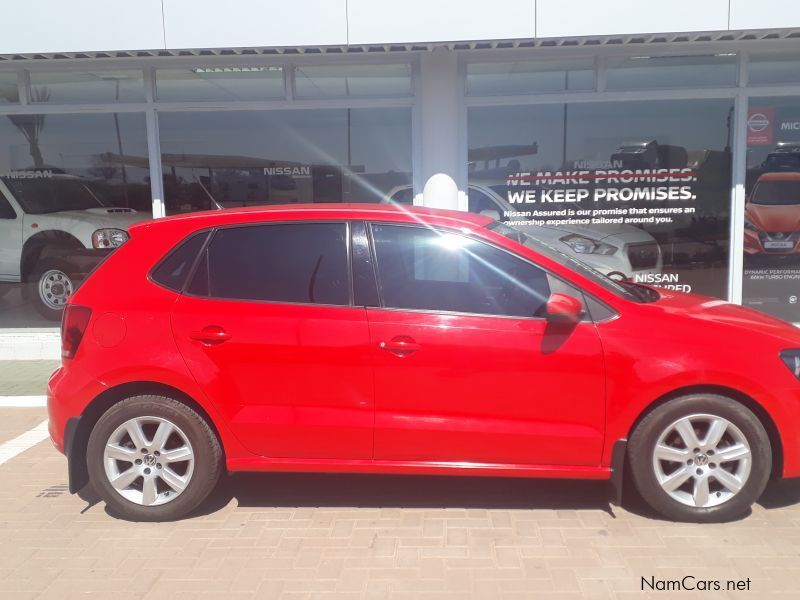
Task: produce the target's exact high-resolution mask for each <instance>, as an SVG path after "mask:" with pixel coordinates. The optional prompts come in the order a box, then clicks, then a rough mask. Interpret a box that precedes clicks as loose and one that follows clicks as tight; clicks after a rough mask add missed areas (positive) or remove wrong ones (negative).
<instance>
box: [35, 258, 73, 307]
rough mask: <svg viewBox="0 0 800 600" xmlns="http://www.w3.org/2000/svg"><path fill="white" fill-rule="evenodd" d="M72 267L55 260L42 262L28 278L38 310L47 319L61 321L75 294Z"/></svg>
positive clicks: (64, 262) (48, 259) (50, 259)
mask: <svg viewBox="0 0 800 600" xmlns="http://www.w3.org/2000/svg"><path fill="white" fill-rule="evenodd" d="M71 272H72V267H71V265H70V264H69V263H68V262H66V261H64V260H59V259H55V258H46V259H44V260H42V261H40V262H39V263H38V264H37V265H36V267H35V268H34V270H33V273H32V274H31V276H30V277H29V278H28V281H30V282H31V283H32V284H33V286H34V290H32V291H33V292H34V293H33V294H31V296H32V298H31V300H33V303H34V306H35V307H36V310H37V311H38V312H39V314H40V315H42V316H43V317H44V318H45V319H48V320H50V321H60V320H61V313H62V312H63V311H64V305H65V304H66V303H67V300H69V298H70V296H72V294H73V293H74V292H75V288H76V284H75V280H74V279H73V277H72V275H70V273H71Z"/></svg>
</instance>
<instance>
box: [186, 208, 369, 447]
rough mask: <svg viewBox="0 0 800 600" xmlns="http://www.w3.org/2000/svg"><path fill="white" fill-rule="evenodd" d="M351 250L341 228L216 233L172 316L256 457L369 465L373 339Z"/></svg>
mask: <svg viewBox="0 0 800 600" xmlns="http://www.w3.org/2000/svg"><path fill="white" fill-rule="evenodd" d="M346 239H347V224H346V223H283V224H267V225H257V226H244V227H230V228H222V229H219V230H218V231H217V232H216V233H215V234H214V235H213V238H212V239H211V242H210V243H209V246H208V250H207V251H206V253H205V254H204V256H203V257H201V263H200V265H199V266H198V269H197V271H196V273H195V276H194V278H193V279H192V281H191V283H190V285H189V288H188V290H187V293H186V294H184V295H182V296H181V297H180V299H179V300H178V301H177V302H176V304H175V306H174V310H173V314H172V323H173V332H174V335H175V339H176V342H177V344H178V347H179V348H180V351H181V353H182V354H183V356H184V358H185V359H186V362H187V365H188V366H189V369H190V370H191V372H192V374H193V375H194V377H195V379H196V380H197V381H198V383H199V384H200V386H201V387H202V388H203V389H204V390H205V391H206V393H207V394H208V396H209V397H210V400H211V401H212V402H214V403H215V404H216V405H217V406H218V407H219V408H220V409H222V410H223V412H224V413H225V415H226V417H227V419H228V420H229V423H230V425H231V427H232V429H233V431H234V433H235V434H236V435H237V437H238V438H239V439H240V441H241V442H242V443H243V444H244V445H245V446H246V447H247V448H248V449H249V450H251V451H252V452H254V453H257V454H260V455H263V456H268V457H276V458H277V457H298V458H332V459H369V458H372V432H373V384H372V367H371V365H370V364H369V360H368V356H367V355H368V351H369V333H368V326H367V319H366V311H365V309H364V308H357V307H353V306H352V305H351V301H350V296H351V293H350V281H349V274H348V258H347V243H346Z"/></svg>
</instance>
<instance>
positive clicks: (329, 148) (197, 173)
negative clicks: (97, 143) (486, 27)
mask: <svg viewBox="0 0 800 600" xmlns="http://www.w3.org/2000/svg"><path fill="white" fill-rule="evenodd" d="M159 129H160V137H161V165H162V169H163V172H164V197H165V205H166V211H167V214H175V213H182V212H189V211H194V210H213V209H216V208H230V207H234V206H252V205H258V204H294V203H298V202H380V201H381V199H382V198H383V197H384V196H385V195H386V194H387V193H388V192H389V191H390V190H391V189H392V188H394V187H396V186H401V185H408V184H410V183H411V111H410V110H409V109H405V108H354V109H349V108H348V109H319V110H275V111H222V112H217V111H213V112H206V111H197V112H165V113H161V114H160V115H159Z"/></svg>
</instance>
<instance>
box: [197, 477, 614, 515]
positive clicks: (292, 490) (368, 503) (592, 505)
mask: <svg viewBox="0 0 800 600" xmlns="http://www.w3.org/2000/svg"><path fill="white" fill-rule="evenodd" d="M610 499H611V493H610V489H609V485H608V482H604V481H586V480H583V481H581V480H544V479H521V478H500V477H457V476H421V475H420V476H416V475H359V474H339V473H337V474H324V473H235V474H231V475H229V476H227V477H225V478H224V479H223V480H222V481H221V482H220V484H219V485H218V486H217V488H216V489H215V490H214V492H212V494H211V495H210V496H209V498H208V499H207V500H206V501H205V502H204V503H203V504H202V505H201V506H200V507H199V508H198V509H197V510H196V511H194V513H193V514H192V516H201V515H204V514H210V513H213V512H215V511H217V510H219V509H220V508H222V507H223V506H227V505H228V504H229V503H230V502H231V500H236V502H237V504H238V505H239V506H240V507H292V508H297V507H350V508H484V509H523V510H525V509H537V508H538V509H561V510H569V509H572V510H601V511H604V512H607V513H610V514H612V515H613V508H612V507H611V505H610V503H609V500H610Z"/></svg>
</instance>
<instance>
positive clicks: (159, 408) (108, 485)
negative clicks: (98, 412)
mask: <svg viewBox="0 0 800 600" xmlns="http://www.w3.org/2000/svg"><path fill="white" fill-rule="evenodd" d="M86 461H87V466H88V469H89V477H90V479H91V482H92V484H93V486H94V488H95V490H96V491H97V493H98V494H99V495H100V497H101V498H102V499H103V500H105V502H106V505H107V506H108V508H109V510H110V511H111V512H112V513H114V514H117V515H119V516H121V517H123V518H127V519H131V520H135V521H168V520H172V519H178V518H180V517H183V516H184V515H186V514H187V513H189V512H190V511H192V510H193V509H195V508H197V506H199V505H200V503H201V502H202V501H203V500H205V498H206V497H207V496H208V494H209V493H210V492H211V490H212V489H213V488H214V486H215V485H216V483H217V481H218V480H219V477H220V474H221V473H222V448H221V446H220V443H219V440H218V439H217V436H216V434H215V433H214V432H213V431H212V430H211V428H210V427H209V425H208V423H207V422H206V421H205V419H203V417H201V416H200V415H198V414H197V412H195V411H194V410H192V409H191V408H190V407H188V406H187V405H185V404H183V403H182V402H178V401H177V400H174V399H172V398H167V397H164V396H136V397H133V398H128V399H127V400H123V401H122V402H119V403H118V404H115V405H114V406H112V407H111V408H110V409H109V410H108V411H107V412H106V413H105V414H103V416H101V417H100V419H99V420H98V422H97V424H96V425H95V427H94V429H93V430H92V433H91V435H90V437H89V445H88V448H87V456H86Z"/></svg>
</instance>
